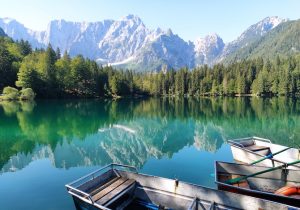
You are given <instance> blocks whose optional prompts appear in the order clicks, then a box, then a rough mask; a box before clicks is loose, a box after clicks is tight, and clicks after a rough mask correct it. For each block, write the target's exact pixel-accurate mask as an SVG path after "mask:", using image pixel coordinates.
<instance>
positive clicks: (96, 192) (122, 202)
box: [66, 167, 228, 210]
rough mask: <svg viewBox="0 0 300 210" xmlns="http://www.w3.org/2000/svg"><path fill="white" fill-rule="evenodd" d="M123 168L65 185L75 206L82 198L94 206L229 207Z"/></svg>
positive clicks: (118, 207)
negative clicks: (73, 197)
mask: <svg viewBox="0 0 300 210" xmlns="http://www.w3.org/2000/svg"><path fill="white" fill-rule="evenodd" d="M126 169H127V170H120V169H116V168H111V167H108V168H106V170H103V169H101V170H100V171H97V172H94V173H93V174H90V175H88V176H86V177H83V178H82V179H80V180H77V181H75V182H73V183H71V184H69V185H66V187H67V189H68V191H69V193H70V194H72V195H73V196H75V197H76V200H77V205H81V204H82V203H81V204H80V202H78V201H79V200H81V201H84V202H86V203H89V204H92V205H93V206H95V207H96V209H97V208H98V209H118V210H120V209H175V208H176V209H190V210H193V209H211V208H216V207H217V209H228V207H226V206H223V205H220V204H217V203H214V202H210V201H207V200H203V199H201V200H200V199H198V198H197V197H192V196H188V195H186V194H187V193H184V192H185V190H190V189H186V186H184V184H183V183H180V184H179V182H178V181H176V180H170V179H165V178H161V177H154V176H148V175H142V174H138V173H137V172H135V171H128V168H126ZM129 169H132V168H129ZM83 205H84V203H83ZM137 206H138V207H137ZM79 209H80V208H79Z"/></svg>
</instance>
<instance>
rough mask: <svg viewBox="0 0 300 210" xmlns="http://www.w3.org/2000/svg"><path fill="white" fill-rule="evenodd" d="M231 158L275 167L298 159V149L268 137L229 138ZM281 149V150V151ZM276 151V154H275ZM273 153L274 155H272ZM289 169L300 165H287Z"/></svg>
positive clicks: (299, 153) (298, 167)
mask: <svg viewBox="0 0 300 210" xmlns="http://www.w3.org/2000/svg"><path fill="white" fill-rule="evenodd" d="M228 143H229V144H230V147H231V151H232V155H233V158H234V159H235V160H236V161H237V162H242V163H247V164H252V163H254V162H257V161H259V160H261V159H263V160H262V161H260V162H257V163H255V165H259V166H267V167H276V166H279V165H282V164H286V163H289V162H292V161H295V160H299V157H300V150H299V149H295V148H289V147H286V146H282V145H279V144H273V143H272V142H271V141H270V140H269V139H264V138H259V137H248V138H242V139H234V140H229V141H228ZM281 151H282V152H281ZM277 153H278V154H277ZM274 154H275V155H274ZM289 168H290V169H298V170H299V169H300V165H299V164H297V165H292V166H289Z"/></svg>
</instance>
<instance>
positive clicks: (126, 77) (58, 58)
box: [0, 37, 300, 98]
mask: <svg viewBox="0 0 300 210" xmlns="http://www.w3.org/2000/svg"><path fill="white" fill-rule="evenodd" d="M0 75H1V77H0V92H2V89H3V88H4V87H6V86H12V87H17V88H18V89H24V88H32V89H33V90H34V92H35V93H36V94H37V97H39V98H62V97H118V96H134V95H155V96H162V95H172V96H173V95H190V96H192V95H193V96H200V95H236V94H255V95H299V94H300V56H299V55H294V56H288V57H287V56H284V57H280V56H277V57H276V58H275V59H273V60H263V59H262V58H256V59H253V60H243V61H241V62H237V63H232V64H230V65H228V66H224V65H222V64H219V65H215V66H213V67H208V66H202V67H198V68H196V69H187V68H182V69H180V70H177V71H175V70H172V69H171V70H168V71H161V72H160V73H135V72H132V71H130V70H116V69H113V68H112V67H110V66H106V67H102V66H99V65H98V64H97V63H96V62H95V61H92V60H89V59H85V58H83V57H82V56H80V55H79V56H76V57H73V58H71V57H70V56H69V55H68V54H67V53H63V55H61V53H60V50H59V49H56V50H54V49H52V47H51V45H49V46H48V47H47V49H45V50H39V49H37V50H32V48H31V46H30V45H29V43H28V42H26V41H22V40H21V41H19V42H13V41H12V40H11V39H10V38H8V37H1V38H0Z"/></svg>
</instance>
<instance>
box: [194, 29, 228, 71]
mask: <svg viewBox="0 0 300 210" xmlns="http://www.w3.org/2000/svg"><path fill="white" fill-rule="evenodd" d="M224 46H225V44H224V42H223V40H222V38H221V37H220V36H219V35H217V34H211V35H207V36H206V37H204V38H199V39H197V40H196V41H195V64H196V65H203V64H208V65H212V64H214V61H215V58H216V57H218V56H219V55H220V54H221V53H222V51H223V49H224Z"/></svg>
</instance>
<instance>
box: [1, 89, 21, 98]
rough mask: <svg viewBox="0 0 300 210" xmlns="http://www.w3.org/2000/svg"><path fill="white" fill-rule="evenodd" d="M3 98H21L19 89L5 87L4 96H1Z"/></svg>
mask: <svg viewBox="0 0 300 210" xmlns="http://www.w3.org/2000/svg"><path fill="white" fill-rule="evenodd" d="M1 98H2V99H3V100H9V101H10V100H18V99H19V91H18V90H17V89H16V88H13V87H9V86H8V87H5V88H4V89H3V96H2V97H1Z"/></svg>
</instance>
